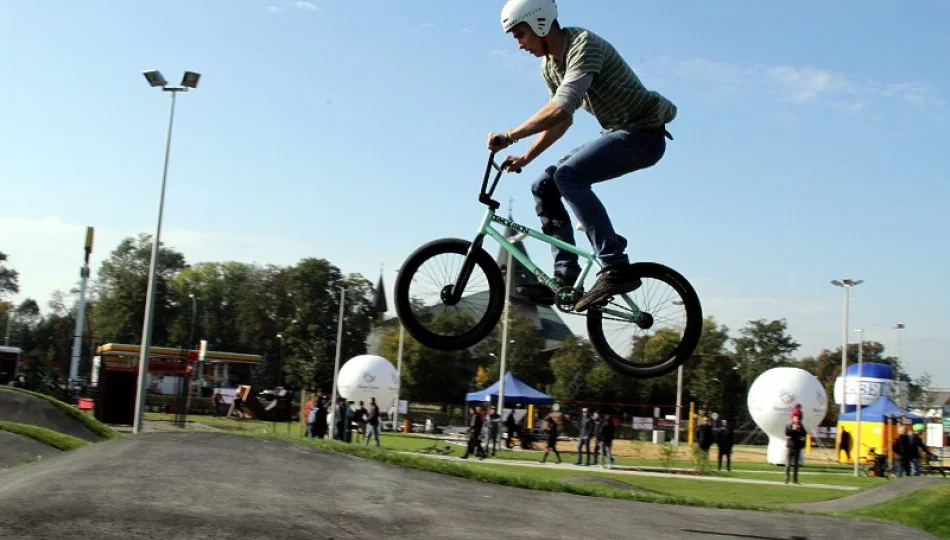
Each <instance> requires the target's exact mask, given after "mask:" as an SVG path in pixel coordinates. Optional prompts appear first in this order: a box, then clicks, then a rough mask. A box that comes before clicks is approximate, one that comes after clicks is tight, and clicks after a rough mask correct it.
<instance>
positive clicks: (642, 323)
mask: <svg viewBox="0 0 950 540" xmlns="http://www.w3.org/2000/svg"><path fill="white" fill-rule="evenodd" d="M637 326H639V327H640V329H641V330H649V329H650V328H651V327H652V326H653V315H650V314H649V313H647V312H645V311H643V312H641V313H640V317H639V318H638V319H637Z"/></svg>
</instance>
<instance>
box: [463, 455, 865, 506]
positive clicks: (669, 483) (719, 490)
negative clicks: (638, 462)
mask: <svg viewBox="0 0 950 540" xmlns="http://www.w3.org/2000/svg"><path fill="white" fill-rule="evenodd" d="M471 466H472V467H476V468H488V469H492V470H494V471H497V472H500V473H502V474H504V475H505V476H509V477H519V476H520V477H525V478H552V479H557V480H559V481H563V479H565V478H570V477H578V476H585V477H590V476H594V477H600V478H609V479H611V480H615V481H620V482H623V483H625V484H630V486H631V487H638V488H640V489H645V490H648V491H650V492H652V493H655V494H658V495H665V496H668V497H674V498H680V499H684V500H688V501H691V502H692V501H701V502H712V501H729V502H730V503H733V504H738V505H742V506H752V507H756V508H757V509H759V508H761V507H762V506H771V505H780V504H790V503H802V502H817V501H827V500H830V499H836V498H839V497H841V496H843V495H850V494H851V493H852V492H846V491H838V490H830V489H819V488H808V487H801V486H785V485H780V486H769V485H762V484H740V483H737V482H736V483H733V482H711V481H708V480H694V479H689V478H658V477H650V476H635V475H628V474H614V473H608V472H601V471H599V470H597V469H593V470H591V471H577V470H560V471H559V470H557V469H556V468H553V469H552V468H543V469H542V468H532V467H518V466H512V465H494V464H488V463H484V462H481V463H479V462H473V463H472V464H471Z"/></svg>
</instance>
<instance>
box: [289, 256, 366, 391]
mask: <svg viewBox="0 0 950 540" xmlns="http://www.w3.org/2000/svg"><path fill="white" fill-rule="evenodd" d="M341 287H342V288H344V289H345V291H346V293H345V295H346V296H345V302H344V304H343V310H344V313H343V339H342V340H341V353H340V356H341V367H342V365H343V364H344V363H345V362H346V361H347V360H348V359H350V358H352V357H354V356H356V355H359V354H364V353H365V352H366V338H367V337H368V336H369V333H370V330H371V324H372V320H373V313H374V311H373V302H372V300H373V285H372V283H371V282H370V281H368V280H366V279H364V278H363V277H362V276H360V275H358V274H355V275H351V276H348V277H346V278H344V276H343V275H342V273H341V272H340V270H339V268H337V267H336V266H334V265H333V264H331V263H330V262H329V261H327V260H326V259H315V258H310V259H304V260H302V261H300V262H299V263H298V264H297V265H296V266H295V267H294V268H293V270H292V273H291V276H290V283H289V287H288V288H289V291H288V294H289V295H290V296H292V298H293V315H292V318H290V320H283V321H282V327H283V330H282V331H281V334H282V335H283V336H284V339H285V342H286V344H287V347H286V348H285V354H286V361H285V362H284V366H285V367H284V374H285V375H286V376H287V381H288V383H290V384H293V385H297V386H304V387H309V388H314V389H316V388H320V389H328V388H331V386H332V382H333V366H334V363H335V359H336V344H337V329H338V322H339V310H340V290H341Z"/></svg>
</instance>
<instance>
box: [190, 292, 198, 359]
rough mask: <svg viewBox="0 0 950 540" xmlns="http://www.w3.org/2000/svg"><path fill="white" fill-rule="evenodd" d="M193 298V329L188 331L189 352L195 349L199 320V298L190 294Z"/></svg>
mask: <svg viewBox="0 0 950 540" xmlns="http://www.w3.org/2000/svg"><path fill="white" fill-rule="evenodd" d="M188 298H191V329H189V330H188V350H191V349H193V348H194V347H195V323H196V322H197V320H198V297H197V296H195V293H188Z"/></svg>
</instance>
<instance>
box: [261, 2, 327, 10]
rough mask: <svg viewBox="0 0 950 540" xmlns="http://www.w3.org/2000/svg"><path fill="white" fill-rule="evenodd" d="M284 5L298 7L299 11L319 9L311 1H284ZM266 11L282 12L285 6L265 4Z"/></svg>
mask: <svg viewBox="0 0 950 540" xmlns="http://www.w3.org/2000/svg"><path fill="white" fill-rule="evenodd" d="M284 5H286V6H289V7H291V8H295V9H299V10H301V11H320V8H318V7H317V6H316V4H314V3H313V2H304V1H300V2H285V3H284ZM267 11H270V12H271V13H283V12H285V11H287V8H282V7H278V6H267Z"/></svg>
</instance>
